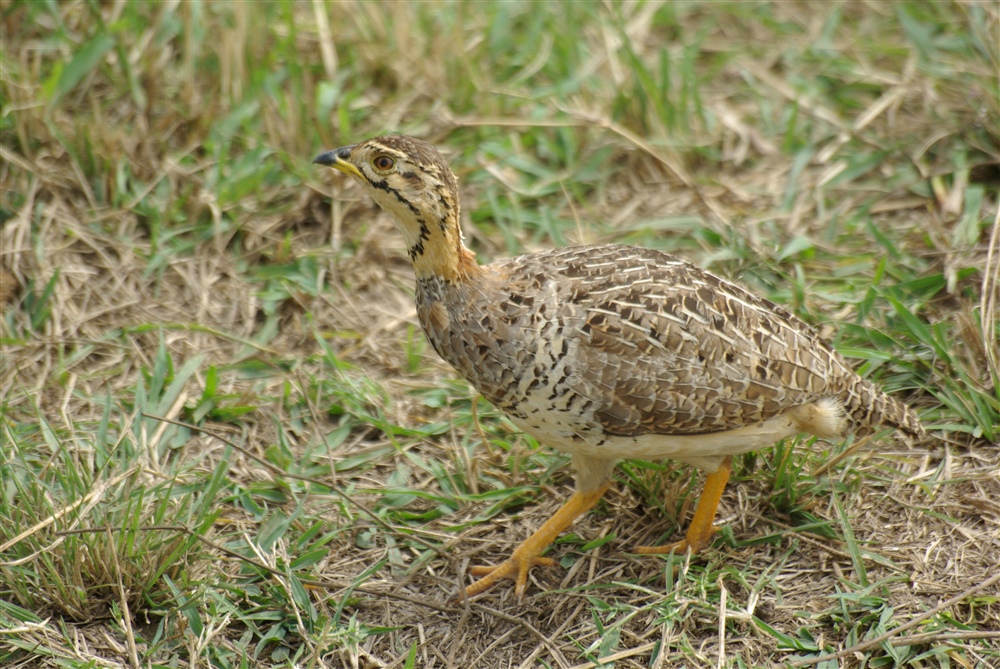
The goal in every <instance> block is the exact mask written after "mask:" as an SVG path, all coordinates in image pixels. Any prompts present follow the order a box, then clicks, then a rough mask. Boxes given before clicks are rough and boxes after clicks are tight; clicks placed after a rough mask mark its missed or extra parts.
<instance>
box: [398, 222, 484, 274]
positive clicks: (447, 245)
mask: <svg viewBox="0 0 1000 669" xmlns="http://www.w3.org/2000/svg"><path fill="white" fill-rule="evenodd" d="M409 213H410V214H412V212H409ZM397 223H398V224H399V227H400V229H402V231H403V237H404V239H405V240H406V249H407V253H408V254H409V256H410V260H412V261H413V271H414V272H415V273H416V275H417V280H418V281H420V280H427V279H439V278H440V279H444V280H445V281H446V282H448V283H461V282H463V281H467V280H469V279H470V278H472V277H474V276H475V275H477V274H479V272H480V268H479V264H478V263H477V262H476V255H475V254H474V253H473V252H472V251H470V250H469V249H467V248H465V244H464V243H463V241H462V228H461V226H460V225H459V222H458V212H457V210H455V209H448V210H446V211H435V212H423V215H420V216H414V215H410V216H405V217H400V218H397Z"/></svg>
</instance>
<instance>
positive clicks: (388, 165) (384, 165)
mask: <svg viewBox="0 0 1000 669" xmlns="http://www.w3.org/2000/svg"><path fill="white" fill-rule="evenodd" d="M395 164H396V161H395V160H393V159H392V158H390V157H389V156H375V160H373V161H372V165H374V166H375V169H377V170H378V171H379V172H388V171H389V170H391V169H392V168H393V166H394V165H395Z"/></svg>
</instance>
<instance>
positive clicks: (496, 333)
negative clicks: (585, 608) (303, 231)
mask: <svg viewBox="0 0 1000 669" xmlns="http://www.w3.org/2000/svg"><path fill="white" fill-rule="evenodd" d="M313 162H314V163H316V164H319V165H322V166H327V167H330V168H333V169H334V170H338V171H340V172H342V173H345V174H347V175H349V176H350V177H352V178H353V180H354V181H356V182H357V183H358V184H360V185H361V187H362V189H363V190H364V191H366V192H367V193H368V195H370V196H371V198H372V199H374V201H375V202H376V203H377V204H378V205H379V206H380V207H381V208H382V209H383V210H384V211H385V212H386V213H387V214H388V215H389V216H390V217H391V218H392V219H393V220H394V222H395V224H396V227H397V228H398V229H399V230H400V232H401V233H402V236H403V238H404V240H405V244H406V248H407V253H408V255H409V258H410V260H411V261H412V263H413V270H414V274H415V276H416V289H415V300H416V308H417V318H418V320H419V322H420V325H421V327H422V328H423V331H424V333H425V335H426V337H427V339H428V341H429V342H430V344H431V346H432V347H433V348H434V350H435V351H436V352H437V353H438V355H440V356H441V358H443V359H444V360H445V361H447V362H448V363H450V364H451V365H452V367H454V368H455V369H456V370H457V371H458V372H459V373H460V374H461V375H462V376H463V377H465V378H466V379H467V380H468V382H469V383H470V384H471V385H472V386H473V387H474V388H475V389H476V390H477V391H478V392H479V393H480V394H481V395H482V396H483V397H485V398H486V399H487V400H489V401H490V402H491V403H492V404H494V405H495V406H496V407H497V408H498V409H500V410H502V411H503V412H504V413H505V414H506V415H507V416H508V417H509V418H510V420H511V421H512V422H513V424H514V425H515V426H517V427H518V428H519V429H521V430H523V431H524V432H525V433H527V434H529V435H531V436H532V437H534V438H535V439H536V440H537V441H538V442H539V443H540V444H543V445H546V446H549V447H552V448H555V449H557V450H559V451H562V452H564V453H567V454H569V455H570V456H571V460H572V465H573V468H574V469H575V474H576V480H575V491H574V492H573V494H572V496H571V497H570V498H569V499H568V500H567V501H566V502H565V503H564V504H563V505H562V506H561V507H560V508H559V510H558V511H557V512H556V513H555V514H554V515H553V516H552V517H551V518H549V519H548V520H547V521H546V522H545V523H543V524H542V526H541V527H540V528H539V529H538V530H536V531H535V532H534V533H532V534H531V535H530V536H529V537H528V538H527V539H526V540H524V541H523V542H522V543H521V544H519V545H518V546H517V547H516V548H515V549H514V551H513V552H512V553H511V555H510V557H509V558H507V559H506V560H504V561H503V562H501V563H500V564H497V565H481V566H474V567H471V568H470V570H469V571H470V573H471V574H472V575H473V576H475V577H478V579H477V580H475V581H474V582H472V583H471V584H469V585H468V586H467V587H465V588H464V591H462V590H460V591H459V593H458V594H457V595H455V596H454V597H453V598H452V601H460V600H462V599H463V598H473V597H477V596H479V595H481V594H482V593H484V592H486V591H487V590H489V589H490V588H492V587H493V586H494V585H496V584H497V583H499V582H500V581H504V580H511V581H513V587H514V592H515V595H516V597H517V600H518V601H521V600H522V599H523V597H524V595H525V592H526V589H527V581H528V576H529V572H530V570H531V569H532V568H534V567H536V566H545V567H553V566H556V562H555V560H553V559H552V558H549V557H545V556H544V555H543V553H544V552H545V550H546V549H547V548H548V547H549V545H550V544H551V543H552V542H553V541H554V540H555V538H556V537H557V536H558V535H559V534H560V533H561V532H563V531H564V530H566V529H567V528H568V527H569V526H570V525H571V524H572V523H573V522H574V521H575V520H576V519H577V518H578V517H580V516H581V515H582V514H584V513H586V512H587V511H588V510H589V509H591V508H592V507H593V506H594V505H595V504H596V503H597V502H598V501H599V500H600V499H601V497H602V496H603V495H604V493H605V492H606V491H607V490H608V488H609V487H610V485H611V482H612V475H613V471H614V467H615V464H616V462H617V461H618V460H621V459H626V458H627V459H637V460H659V459H672V460H676V461H679V462H682V463H687V464H689V465H692V466H694V467H696V468H699V469H702V470H704V471H705V472H707V476H706V479H705V484H704V487H703V491H702V494H701V496H700V498H699V500H698V503H697V505H696V508H695V512H694V515H693V517H692V519H691V521H690V524H689V526H688V529H687V532H686V533H685V536H684V537H683V538H682V539H680V540H678V541H675V542H673V543H669V544H666V545H663V546H638V547H636V548H635V552H636V553H639V554H658V553H670V552H675V553H677V554H682V553H685V552H687V551H690V552H691V553H697V552H699V551H702V550H704V549H705V548H706V547H708V546H709V544H710V543H711V540H712V537H713V534H714V532H715V527H714V519H715V515H716V511H717V508H718V505H719V502H720V499H721V497H722V493H723V490H724V489H725V487H726V483H727V482H728V480H729V476H730V472H731V469H732V459H733V456H734V455H738V454H741V453H746V452H749V451H753V450H757V449H760V448H764V447H767V446H770V445H772V444H774V443H776V442H778V441H780V440H782V439H786V438H789V437H793V436H795V435H798V434H801V433H806V434H811V435H815V436H817V437H820V438H825V439H839V438H841V437H844V436H846V435H847V434H848V433H851V432H853V433H855V434H856V435H867V434H870V433H873V432H875V431H877V430H879V429H881V428H883V427H886V428H894V429H896V430H899V431H901V432H902V433H904V434H906V435H908V436H909V437H911V438H920V437H922V436H923V435H924V428H923V426H922V425H921V423H920V420H919V418H918V417H917V415H916V414H915V413H914V411H913V410H911V409H910V408H908V407H907V406H906V405H905V404H904V403H902V402H900V401H898V400H897V399H895V398H893V397H891V396H889V395H887V394H886V393H884V392H883V391H881V390H880V389H879V388H878V387H876V386H875V385H874V384H873V383H872V382H871V381H869V380H867V379H865V378H863V377H861V376H860V375H858V374H857V373H856V372H855V371H854V370H853V369H852V368H851V367H850V366H849V365H848V363H847V362H846V361H845V360H844V358H843V357H842V356H841V355H840V354H839V353H837V351H836V350H834V348H833V347H832V346H831V345H830V344H829V343H827V342H826V341H824V340H823V339H822V338H821V337H820V336H819V334H818V333H817V332H816V331H815V330H814V329H813V328H812V327H810V326H809V325H808V324H807V323H805V322H804V321H803V320H801V319H800V318H798V317H797V316H795V315H793V314H792V313H790V312H789V311H787V310H786V309H784V308H783V307H781V306H779V305H777V304H775V303H774V302H771V301H769V300H767V299H765V298H763V297H761V296H759V295H757V294H755V293H753V292H751V291H750V290H748V289H747V288H744V287H742V286H741V285H739V284H737V283H735V282H733V281H729V280H726V279H724V278H720V277H718V276H716V275H714V274H712V273H710V272H708V271H706V270H704V269H701V268H700V267H698V266H697V265H694V264H692V263H690V262H687V261H685V260H683V259H680V258H676V257H674V256H672V255H669V254H667V253H665V252H662V251H659V250H654V249H649V248H642V247H638V246H629V245H623V244H596V245H585V246H570V247H564V248H555V249H551V250H545V251H541V252H537V253H532V254H528V255H522V256H518V257H513V258H507V259H501V260H497V261H495V262H492V263H490V264H484V265H480V264H479V263H478V262H477V260H476V256H475V254H474V253H473V252H472V251H470V250H469V249H468V248H467V247H466V245H465V243H464V239H463V235H462V228H461V225H460V202H459V187H458V180H457V178H456V177H455V174H454V173H453V172H452V170H451V168H450V166H449V164H448V162H447V160H446V159H445V158H444V156H443V155H442V154H441V152H440V151H439V150H438V149H437V148H436V147H435V146H434V145H432V144H430V143H428V142H425V141H423V140H421V139H418V138H415V137H410V136H406V135H384V136H379V137H375V138H372V139H368V140H366V141H362V142H360V143H357V144H352V145H350V146H344V147H342V148H338V149H334V150H331V151H326V152H324V153H322V154H321V155H319V156H318V157H316V158H315V160H314V161H313Z"/></svg>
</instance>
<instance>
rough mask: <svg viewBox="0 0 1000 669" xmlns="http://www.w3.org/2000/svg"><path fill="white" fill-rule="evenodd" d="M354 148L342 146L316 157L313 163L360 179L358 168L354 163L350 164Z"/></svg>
mask: <svg viewBox="0 0 1000 669" xmlns="http://www.w3.org/2000/svg"><path fill="white" fill-rule="evenodd" d="M353 148H354V146H353V145H351V146H342V147H340V148H339V149H334V150H333V151H327V152H326V153H321V154H319V155H318V156H316V159H315V160H313V162H314V163H317V164H319V165H325V166H327V167H332V168H333V169H335V170H340V171H341V172H343V173H344V174H351V175H354V176H358V177H360V176H361V172H360V171H358V168H357V167H355V166H354V164H353V163H352V162H350V157H351V149H353Z"/></svg>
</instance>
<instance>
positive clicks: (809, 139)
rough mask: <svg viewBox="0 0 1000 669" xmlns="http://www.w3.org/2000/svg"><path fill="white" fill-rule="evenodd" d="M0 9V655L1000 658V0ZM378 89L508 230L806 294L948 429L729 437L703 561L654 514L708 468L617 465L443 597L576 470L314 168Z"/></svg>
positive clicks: (395, 124) (185, 660)
mask: <svg viewBox="0 0 1000 669" xmlns="http://www.w3.org/2000/svg"><path fill="white" fill-rule="evenodd" d="M2 21H3V45H2V55H3V59H2V70H0V74H2V89H0V96H2V99H3V111H2V114H0V131H2V134H3V143H2V166H0V178H2V182H0V188H2V193H3V202H2V209H0V221H2V229H0V305H2V309H3V319H2V325H0V328H2V331H0V336H2V346H3V351H2V353H3V356H2V361H0V396H2V403H0V409H2V412H3V417H2V431H0V446H2V448H0V452H2V455H0V660H2V661H3V662H5V663H7V664H9V665H10V666H98V667H105V666H108V667H111V666H115V667H117V666H140V665H142V666H161V665H162V666H168V665H169V666H195V665H208V664H212V665H213V666H231V665H236V664H238V663H240V662H243V663H244V665H245V666H256V665H262V666H274V665H278V666H291V665H292V664H295V665H296V666H329V667H339V666H351V667H385V668H388V667H427V668H430V667H525V668H527V667H560V668H563V669H565V668H568V667H573V668H574V669H575V668H580V667H596V666H612V665H613V666H615V667H617V668H619V669H623V668H631V667H681V666H690V667H694V666H718V667H764V666H775V665H781V664H782V663H795V662H798V663H799V664H810V665H815V666H822V667H835V666H865V667H869V666H870V667H881V666H912V667H931V666H962V667H994V666H1000V586H998V585H997V580H996V578H995V577H993V575H994V574H995V572H996V571H997V570H996V566H997V565H998V564H1000V504H998V501H997V500H1000V476H998V468H1000V452H998V446H997V444H998V441H1000V368H998V360H1000V343H998V340H997V331H996V322H997V318H996V309H997V303H998V301H1000V279H998V267H1000V219H998V218H997V217H998V213H997V202H998V195H1000V101H998V87H997V77H996V72H997V68H998V66H1000V57H998V55H997V48H996V44H997V40H996V39H995V38H996V37H997V36H998V21H1000V15H998V12H997V8H996V7H995V6H994V5H993V4H990V3H938V4H934V5H930V4H926V5H925V4H924V3H915V2H914V3H910V2H897V3H867V2H865V3H855V2H848V3H840V4H836V5H825V4H818V3H798V2H782V3H775V4H768V3H753V4H752V5H751V4H749V3H729V4H726V3H692V4H670V3H656V2H652V3H636V4H633V3H621V4H609V5H597V4H588V3H566V4H562V5H554V6H551V7H542V6H528V5H525V4H519V3H507V4H476V5H463V4H458V5H451V4H443V3H442V4H437V3H413V4H400V5H386V4H376V3H366V2H336V3H325V2H322V1H317V2H313V3H309V4H306V3H292V2H275V3H267V4H265V3H231V4H230V3H209V4H204V5H201V4H194V3H165V4H160V5H152V4H149V5H147V4H141V3H126V2H115V3H106V4H104V5H101V6H97V5H91V4H88V3H83V2H67V3H61V4H57V5H52V6H49V5H43V4H41V3H38V4H34V3H18V2H4V3H3V4H2ZM387 130H388V131H405V132H409V133H412V134H418V135H421V136H423V137H425V138H427V139H429V140H432V141H435V142H437V143H439V144H440V145H442V147H443V148H444V149H445V150H446V151H448V152H449V153H450V154H451V156H452V160H453V164H454V166H455V169H456V171H457V172H458V173H459V176H460V178H461V181H462V185H463V197H464V199H465V203H466V204H465V209H464V212H465V223H466V229H467V237H468V238H469V240H470V241H471V243H472V244H473V246H474V247H475V248H476V250H477V251H478V252H479V254H480V256H481V257H483V258H485V259H489V258H492V257H497V256H502V255H506V254H508V253H515V252H521V251H523V250H526V249H527V250H531V249H536V248H542V247H548V246H551V245H554V244H565V243H572V242H575V241H596V240H616V241H627V242H631V243H639V244H645V245H650V246H656V247H658V248H663V249H666V250H669V251H671V252H674V253H677V254H679V255H682V256H684V257H687V258H689V259H691V260H693V261H695V262H698V263H700V264H702V265H704V266H706V267H710V268H712V269H713V270H714V271H717V272H720V273H722V274H725V275H728V276H732V277H736V278H738V279H739V280H741V281H743V282H744V283H746V284H748V285H750V286H751V287H752V288H754V289H755V290H758V291H760V292H762V293H765V294H767V295H768V296H769V297H771V298H772V299H775V300H776V301H779V302H781V303H784V304H787V305H789V307H790V308H792V309H794V310H795V311H796V313H798V314H799V315H801V316H802V317H804V318H806V319H807V320H809V321H810V322H813V323H815V324H816V325H817V327H818V328H819V329H820V330H821V331H822V332H823V333H824V334H825V335H826V336H828V337H829V338H831V340H833V341H835V342H836V344H837V346H838V347H839V348H840V349H841V350H842V351H843V352H844V353H845V354H846V355H848V356H850V357H851V358H852V359H853V360H856V362H857V364H858V366H859V369H860V370H861V371H862V373H864V374H866V375H869V376H871V377H873V378H875V379H876V380H877V381H878V382H879V383H880V384H882V385H883V387H885V388H886V389H887V390H889V391H890V392H893V393H896V394H898V395H900V396H901V397H903V398H904V399H906V400H907V401H909V402H910V403H911V404H912V405H913V406H914V407H915V408H916V409H918V411H919V412H920V413H921V415H922V417H923V419H924V420H925V422H926V423H927V425H928V427H929V428H930V430H931V437H930V438H929V439H928V440H927V441H926V442H924V443H921V444H916V445H911V446H907V445H905V444H898V443H896V442H895V441H894V440H893V439H892V438H891V437H885V438H883V439H881V440H879V441H877V442H875V443H873V444H869V445H865V446H863V447H862V448H861V449H859V450H849V446H848V445H845V444H826V443H822V442H817V443H799V444H795V448H794V449H793V448H789V447H788V446H791V445H790V444H789V445H779V446H778V447H776V448H774V449H771V450H769V451H767V452H764V453H759V454H756V455H748V456H746V457H744V458H743V459H742V460H741V461H740V463H739V467H738V470H737V473H736V476H735V477H734V478H735V481H734V483H733V484H731V485H730V487H729V489H728V490H727V492H726V496H725V497H724V499H723V503H722V507H721V509H720V521H721V522H724V523H725V528H724V530H723V532H722V533H721V539H720V540H719V541H717V542H716V544H715V546H714V548H713V549H712V550H710V551H708V552H707V553H706V554H705V555H704V556H702V557H699V558H698V559H696V560H692V561H690V562H689V561H684V560H680V559H677V561H676V563H671V562H669V561H664V560H660V559H649V558H641V559H640V558H638V557H636V556H633V555H630V554H629V553H628V552H627V551H628V548H629V547H630V546H632V545H635V544H637V543H641V542H643V541H650V540H655V539H657V538H660V537H661V536H663V535H669V534H672V533H675V532H676V531H677V530H678V527H680V526H683V525H684V524H685V520H684V518H685V514H686V513H687V511H688V508H689V506H690V503H691V500H692V498H693V495H692V486H693V490H694V491H695V492H696V491H697V485H698V477H697V476H694V475H692V473H691V472H690V471H689V470H687V469H686V468H684V467H680V466H674V465H673V464H670V463H666V464H665V465H650V464H648V463H639V462H630V463H625V464H624V465H623V466H622V467H621V468H620V473H619V485H618V486H617V489H616V490H614V491H613V492H612V493H609V494H608V496H607V497H606V499H605V500H604V501H603V502H602V503H601V505H600V506H599V507H598V509H597V510H596V511H595V512H593V513H591V514H588V515H587V516H586V517H585V518H583V519H581V520H580V521H579V522H578V523H577V524H576V525H575V526H574V528H573V533H572V534H571V535H569V536H567V537H564V540H562V541H561V542H560V543H558V544H557V545H556V546H554V547H553V549H552V551H551V552H550V555H553V556H554V557H556V558H557V559H559V560H560V561H561V562H562V564H563V566H564V567H565V568H566V569H565V570H564V571H559V572H557V571H543V570H537V571H536V572H535V573H534V574H533V578H534V580H535V583H534V584H533V585H532V587H531V589H530V596H529V598H528V600H527V601H526V602H524V603H523V604H518V603H516V602H515V601H514V600H513V599H512V597H511V593H509V592H505V591H503V590H502V589H498V590H497V591H496V592H491V593H490V594H489V595H487V596H485V597H483V598H481V599H480V600H479V601H476V602H473V603H471V604H470V606H469V607H468V608H464V609H463V608H450V607H447V606H445V605H444V601H445V599H446V598H447V596H448V595H450V594H451V593H452V592H454V591H455V590H456V589H457V587H458V582H459V581H460V580H461V576H460V575H461V574H463V573H464V571H465V569H466V568H467V566H468V565H469V564H470V563H472V564H474V563H479V562H481V561H495V560H498V559H500V558H501V557H502V556H504V555H506V554H507V553H509V551H510V550H511V549H512V548H513V546H515V545H516V544H517V543H518V542H519V541H521V540H523V538H524V537H525V536H527V534H528V533H529V532H530V531H531V529H533V528H535V527H537V526H538V524H539V523H540V522H542V520H543V519H545V518H547V517H548V516H549V515H550V514H551V513H552V512H553V511H554V510H555V509H556V508H557V507H558V505H559V504H560V503H561V501H563V500H564V499H565V497H566V496H567V495H568V493H569V491H570V490H571V489H572V480H571V474H570V473H569V471H568V468H567V467H565V466H564V465H565V458H563V457H562V456H559V455H557V454H554V453H552V452H550V451H547V450H545V449H544V448H541V449H540V448H538V446H537V444H534V443H533V442H531V441H530V440H529V439H527V438H525V437H523V436H522V435H519V434H516V433H514V432H513V430H512V428H511V426H510V425H509V424H508V423H507V422H506V421H505V420H504V419H503V418H502V416H500V415H498V414H497V412H496V411H495V410H493V409H492V408H491V407H489V406H488V405H487V404H486V403H484V402H482V401H481V400H477V399H476V398H475V397H474V396H473V395H472V394H471V391H470V389H469V388H468V387H467V386H466V385H465V384H464V383H463V382H460V381H456V380H455V378H454V374H453V372H452V371H451V370H450V369H449V368H448V367H447V366H446V365H445V364H444V363H442V362H441V361H440V360H438V359H437V358H436V357H435V356H434V355H433V352H432V351H430V350H429V349H428V347H427V346H426V344H425V343H424V341H423V339H422V335H421V334H420V332H419V329H418V328H417V327H416V324H415V311H414V307H413V302H412V283H413V281H412V271H411V269H410V268H409V265H408V262H407V259H406V255H405V252H404V250H403V248H402V242H401V240H400V239H398V237H397V235H396V234H395V231H394V230H393V229H392V226H391V224H390V223H389V221H388V220H387V219H386V218H385V217H384V216H383V215H382V214H381V213H380V212H378V211H377V210H376V209H375V208H374V207H373V205H372V204H371V203H370V202H367V201H366V200H365V199H364V198H362V197H360V194H359V193H358V192H357V191H356V190H354V189H353V188H352V187H350V186H348V185H347V184H345V183H342V182H340V181H334V182H329V181H327V178H326V176H325V175H324V174H321V173H319V172H316V171H314V170H312V169H311V167H310V165H309V161H310V160H311V158H312V157H313V155H314V154H316V153H318V152H319V151H320V150H323V149H328V148H333V147H334V146H338V145H340V144H345V143H348V142H350V141H355V140H357V139H360V138H363V137H367V136H371V135H374V134H377V133H380V132H383V131H387ZM171 421H179V422H171ZM601 540H604V542H603V543H602V541H601ZM594 544H597V545H596V546H595V545H594ZM951 600H953V601H951ZM942 604H944V606H943V607H941V608H940V609H939V610H935V609H938V607H940V606H941V605H942ZM927 612H932V613H930V614H928V613H927ZM908 623H909V624H910V626H909V627H906V625H907V624H908ZM884 634H889V635H890V636H889V637H886V638H885V639H881V638H880V637H881V635H884ZM873 639H878V640H879V641H878V643H876V644H874V645H871V644H869V645H865V643H866V642H867V641H871V640H873ZM851 648H857V650H856V651H855V652H849V653H844V654H843V655H842V656H840V657H838V658H836V659H823V657H822V656H823V655H824V654H827V653H837V652H842V651H844V650H845V649H851Z"/></svg>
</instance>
